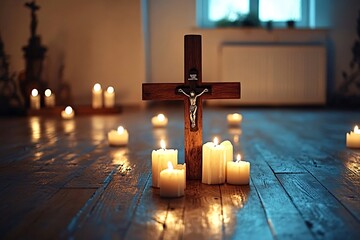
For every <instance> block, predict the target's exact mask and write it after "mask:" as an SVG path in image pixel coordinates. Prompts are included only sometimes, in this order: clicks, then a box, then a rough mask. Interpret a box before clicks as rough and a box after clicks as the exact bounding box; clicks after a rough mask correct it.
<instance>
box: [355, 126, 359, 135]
mask: <svg viewBox="0 0 360 240" xmlns="http://www.w3.org/2000/svg"><path fill="white" fill-rule="evenodd" d="M354 133H355V134H360V129H359V127H358V125H356V126H355V127H354Z"/></svg>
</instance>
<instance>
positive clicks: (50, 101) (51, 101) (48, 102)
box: [45, 89, 55, 107]
mask: <svg viewBox="0 0 360 240" xmlns="http://www.w3.org/2000/svg"><path fill="white" fill-rule="evenodd" d="M45 106H46V107H54V106H55V94H54V93H52V92H51V90H50V89H46V90H45Z"/></svg>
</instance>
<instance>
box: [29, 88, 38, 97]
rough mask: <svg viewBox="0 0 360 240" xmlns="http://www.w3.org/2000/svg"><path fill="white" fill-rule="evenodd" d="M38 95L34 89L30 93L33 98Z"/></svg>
mask: <svg viewBox="0 0 360 240" xmlns="http://www.w3.org/2000/svg"><path fill="white" fill-rule="evenodd" d="M38 94H39V92H38V90H37V89H35V88H34V89H33V90H32V91H31V96H33V97H36V96H37V95H38Z"/></svg>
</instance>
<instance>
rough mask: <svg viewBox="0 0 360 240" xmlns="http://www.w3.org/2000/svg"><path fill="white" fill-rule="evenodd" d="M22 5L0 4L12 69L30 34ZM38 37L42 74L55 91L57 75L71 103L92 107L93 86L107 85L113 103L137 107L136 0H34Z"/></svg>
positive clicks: (140, 74) (140, 49) (20, 64)
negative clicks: (42, 51) (42, 55)
mask: <svg viewBox="0 0 360 240" xmlns="http://www.w3.org/2000/svg"><path fill="white" fill-rule="evenodd" d="M25 2H27V1H20V0H1V1H0V32H1V35H2V38H3V41H4V44H5V50H6V52H7V54H9V55H10V57H11V59H10V64H11V70H12V71H21V70H23V69H24V59H23V52H22V50H21V48H22V46H24V45H26V44H27V40H28V38H29V36H30V31H29V24H30V11H29V10H28V9H27V8H25V7H24V3H25ZM36 2H37V4H39V5H40V6H41V9H40V11H39V12H38V20H39V24H38V29H37V33H38V34H40V35H41V37H42V42H43V44H44V45H45V46H46V47H47V48H48V52H47V54H46V62H45V70H44V76H45V80H47V81H48V82H49V84H50V87H52V88H53V89H56V88H57V87H58V71H59V68H60V66H61V64H64V66H65V70H64V79H65V80H66V81H68V82H69V83H70V84H71V87H72V93H73V98H74V102H75V103H76V104H90V103H91V88H92V86H93V85H94V83H95V82H99V83H101V84H102V86H103V87H106V86H108V85H112V86H114V87H115V91H116V93H117V97H116V102H117V103H121V104H123V103H124V104H139V103H141V102H142V101H141V83H142V82H144V81H145V51H144V37H143V31H142V22H141V3H140V2H141V1H140V0H76V1H71V0H61V1H60V0H38V1H36Z"/></svg>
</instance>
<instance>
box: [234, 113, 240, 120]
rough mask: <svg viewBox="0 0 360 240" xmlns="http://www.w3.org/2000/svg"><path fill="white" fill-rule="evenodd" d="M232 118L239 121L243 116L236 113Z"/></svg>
mask: <svg viewBox="0 0 360 240" xmlns="http://www.w3.org/2000/svg"><path fill="white" fill-rule="evenodd" d="M232 116H233V118H234V119H237V120H238V119H240V118H241V115H240V114H238V113H234V114H233V115H232Z"/></svg>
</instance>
